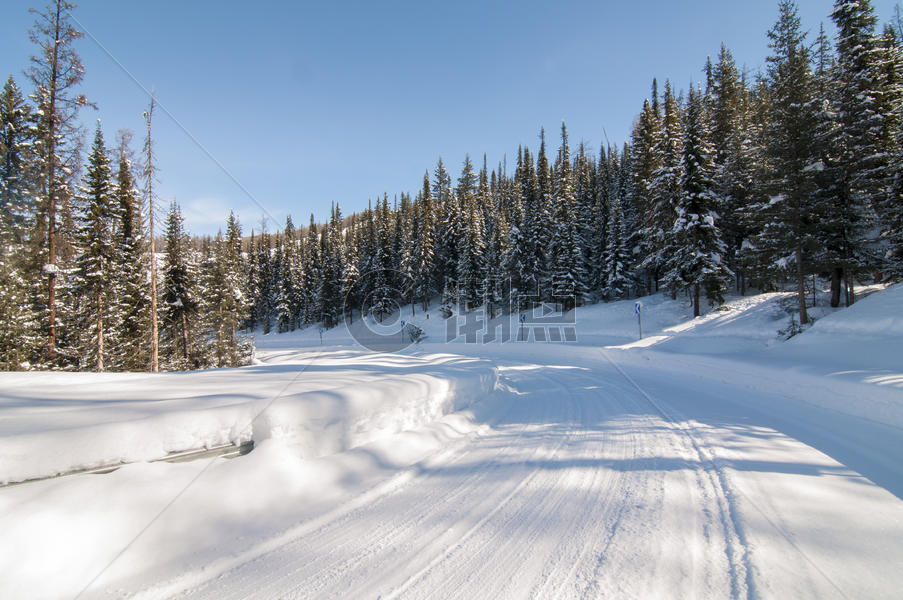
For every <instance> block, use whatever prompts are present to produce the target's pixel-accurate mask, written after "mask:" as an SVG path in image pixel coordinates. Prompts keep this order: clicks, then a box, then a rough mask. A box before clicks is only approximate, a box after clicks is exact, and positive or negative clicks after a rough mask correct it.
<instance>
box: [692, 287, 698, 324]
mask: <svg viewBox="0 0 903 600" xmlns="http://www.w3.org/2000/svg"><path fill="white" fill-rule="evenodd" d="M693 316H694V317H698V316H699V284H698V283H694V284H693Z"/></svg>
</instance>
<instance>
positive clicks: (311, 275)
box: [282, 213, 323, 324]
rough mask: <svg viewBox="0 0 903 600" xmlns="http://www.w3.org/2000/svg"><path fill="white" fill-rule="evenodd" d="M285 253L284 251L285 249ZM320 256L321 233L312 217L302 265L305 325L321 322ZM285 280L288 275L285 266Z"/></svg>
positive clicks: (301, 296) (301, 304)
mask: <svg viewBox="0 0 903 600" xmlns="http://www.w3.org/2000/svg"><path fill="white" fill-rule="evenodd" d="M283 251H284V249H283ZM322 264H323V263H322V256H320V232H319V229H318V228H317V222H316V221H315V220H314V215H313V213H311V215H310V225H308V227H307V237H306V238H305V240H304V261H303V263H302V265H301V287H300V292H301V293H300V296H299V299H300V308H301V311H302V312H301V314H302V315H303V322H304V323H305V324H312V323H317V322H319V321H320V320H321V316H320V311H319V308H320V305H319V303H318V302H317V300H318V296H319V292H320V274H321V269H322ZM282 276H283V278H285V277H286V273H285V270H284V266H283V273H282Z"/></svg>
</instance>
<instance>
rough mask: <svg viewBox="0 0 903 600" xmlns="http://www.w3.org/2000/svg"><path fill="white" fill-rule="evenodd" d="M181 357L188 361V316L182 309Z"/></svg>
mask: <svg viewBox="0 0 903 600" xmlns="http://www.w3.org/2000/svg"><path fill="white" fill-rule="evenodd" d="M182 358H184V359H185V361H186V362H187V361H188V317H187V316H186V315H185V311H184V310H183V311H182Z"/></svg>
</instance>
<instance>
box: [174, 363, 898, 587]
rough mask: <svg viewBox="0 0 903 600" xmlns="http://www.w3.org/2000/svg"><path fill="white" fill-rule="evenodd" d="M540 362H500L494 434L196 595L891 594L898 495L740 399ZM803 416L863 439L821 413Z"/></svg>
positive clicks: (651, 376) (644, 372)
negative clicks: (785, 431)
mask: <svg viewBox="0 0 903 600" xmlns="http://www.w3.org/2000/svg"><path fill="white" fill-rule="evenodd" d="M542 350H543V351H542V363H541V364H540V363H539V362H529V361H525V360H511V359H510V358H509V359H507V360H505V359H501V358H499V359H498V360H499V363H500V386H501V388H502V390H503V392H504V393H500V394H498V398H496V399H495V400H494V401H493V403H491V405H488V406H485V407H483V410H485V411H487V413H486V414H485V415H483V416H484V417H485V418H486V419H487V420H489V421H490V422H491V423H492V425H493V426H492V428H491V429H490V430H488V431H486V432H484V433H483V434H482V435H479V436H477V437H474V438H472V439H469V440H468V441H467V442H466V443H464V442H462V443H460V444H458V445H457V446H455V447H452V448H445V449H443V450H442V451H440V452H438V453H436V454H435V455H433V456H431V457H429V458H427V459H425V460H423V461H422V462H420V463H418V464H416V465H414V466H413V467H411V468H409V469H407V470H405V471H404V472H403V473H402V474H401V475H398V476H396V477H395V479H394V480H393V481H392V482H391V484H387V485H384V486H382V487H381V488H379V489H378V490H377V491H376V492H374V493H372V494H371V496H370V497H368V499H367V500H368V501H367V502H364V503H361V502H356V503H352V504H351V505H349V506H348V507H347V509H344V510H343V509H338V510H333V511H331V512H330V514H329V515H328V516H327V517H326V518H321V519H313V520H311V521H310V522H309V523H308V524H306V525H304V526H301V527H300V528H298V529H297V530H296V531H295V532H294V533H293V535H292V536H289V539H284V540H283V541H281V542H280V543H279V544H278V545H275V546H273V547H271V548H268V549H267V551H265V552H262V553H260V554H258V555H256V556H253V557H248V558H247V560H245V561H243V562H239V564H237V565H235V566H233V567H232V568H231V569H229V570H227V571H225V572H224V573H222V574H220V575H219V576H217V577H215V578H213V579H211V580H209V581H206V582H204V583H202V584H200V585H198V586H195V587H192V588H191V589H189V590H187V591H185V592H184V594H185V596H186V597H192V598H210V599H214V598H216V599H223V598H395V597H400V598H527V597H533V598H589V597H617V598H622V597H628V598H656V597H657V598H691V597H705V598H748V597H750V598H758V597H764V598H786V597H794V598H835V597H836V598H866V597H867V598H879V597H888V598H890V597H894V596H896V595H897V593H898V592H899V589H900V584H903V573H901V569H900V567H901V565H903V544H901V543H900V540H901V539H903V502H901V501H900V500H899V499H898V498H897V497H895V496H894V495H893V494H891V493H889V492H888V491H886V490H884V489H882V488H880V487H878V486H877V485H875V484H873V483H872V482H870V481H869V480H868V479H866V478H865V477H863V475H862V474H859V473H857V472H855V471H853V470H851V469H849V468H847V467H845V466H844V465H843V464H841V463H839V462H837V461H835V460H833V459H832V458H830V457H829V456H827V455H826V454H824V453H823V452H821V451H819V450H818V449H816V448H813V447H811V446H809V445H807V444H806V443H804V442H802V441H800V440H799V439H796V438H795V437H793V436H792V435H787V434H785V433H783V432H782V431H780V430H779V429H775V428H773V427H772V426H773V425H775V424H774V423H768V424H766V423H764V421H766V420H767V418H766V417H765V416H764V415H762V414H761V413H757V412H756V411H751V410H747V409H746V407H744V405H743V404H742V400H743V398H742V397H741V396H740V395H737V396H736V397H735V398H729V397H725V396H723V395H721V392H722V391H723V390H718V389H715V390H714V391H713V390H712V389H711V388H710V389H708V390H702V389H700V387H699V386H698V385H694V383H693V382H694V381H696V383H698V380H693V379H688V380H684V381H682V380H680V379H675V378H674V377H673V376H670V377H667V378H662V377H657V376H656V374H655V373H656V372H655V371H654V370H650V369H639V368H636V367H633V368H632V367H631V366H622V365H619V364H617V363H616V362H615V361H616V360H617V353H612V352H610V351H609V354H608V355H606V353H605V351H599V352H598V353H596V354H595V355H593V354H592V353H590V354H589V355H588V356H587V354H586V353H585V352H584V353H581V354H582V355H583V356H584V358H583V359H582V360H581V359H579V358H577V353H575V352H569V351H568V350H567V349H561V352H555V351H554V350H549V349H545V348H543V349H542ZM534 352H535V350H534ZM528 353H529V352H528ZM510 354H511V353H510V352H509V353H508V355H509V356H510ZM522 354H524V353H522ZM612 354H613V355H615V356H611V355H612ZM521 358H522V359H523V358H526V357H523V356H522V357H521ZM534 358H537V359H538V358H539V356H538V355H537V356H534ZM555 358H558V359H559V360H557V361H556V360H554V359H555ZM757 397H760V396H759V395H757ZM731 400H735V401H734V402H732V401H731ZM796 408H799V407H796ZM832 416H833V417H834V419H833V421H832ZM784 417H785V419H786V420H787V425H788V426H789V427H793V424H792V423H791V422H792V421H793V420H794V413H793V412H792V411H787V412H786V413H785V414H784ZM805 417H807V418H812V419H816V420H819V419H820V423H821V424H823V425H824V426H825V427H828V428H830V426H831V425H832V424H833V425H835V426H838V427H844V428H850V424H849V421H848V418H847V417H844V418H843V419H837V416H836V415H832V414H831V413H830V412H827V411H819V410H818V409H815V408H813V407H809V410H808V411H807V412H806V415H805ZM841 421H843V423H842V422H841ZM803 425H804V424H800V423H797V424H796V426H797V427H802V426H803ZM857 427H865V428H868V427H873V428H876V429H881V426H878V425H870V424H868V423H865V422H860V423H857ZM837 433H842V432H837V431H834V432H830V431H828V432H826V435H836V434H837ZM867 437H868V436H867ZM879 437H880V438H881V439H882V440H884V441H885V442H886V441H887V437H888V432H887V431H883V435H882V436H872V438H873V439H875V440H878V438H879ZM901 438H903V436H899V435H898V436H897V440H898V441H899V440H900V439H901ZM831 447H832V448H833V447H836V444H835V445H834V446H831ZM876 451H883V448H881V447H880V446H879V448H877V449H876ZM860 452H861V453H865V454H868V453H869V450H868V449H867V448H866V449H862V448H860ZM901 472H903V468H899V467H898V472H897V474H896V475H897V478H898V480H903V476H901Z"/></svg>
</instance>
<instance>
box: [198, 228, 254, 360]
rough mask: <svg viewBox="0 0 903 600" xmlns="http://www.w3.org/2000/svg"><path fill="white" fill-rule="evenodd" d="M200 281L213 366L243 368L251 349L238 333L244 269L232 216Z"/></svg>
mask: <svg viewBox="0 0 903 600" xmlns="http://www.w3.org/2000/svg"><path fill="white" fill-rule="evenodd" d="M205 264H206V273H205V275H206V276H205V277H204V280H205V281H206V282H207V285H206V286H205V287H206V289H205V294H204V298H205V302H206V304H207V305H206V307H205V308H206V309H207V310H206V315H205V320H206V321H207V323H206V327H205V328H204V329H205V330H207V331H209V332H210V335H211V337H212V340H211V342H212V345H213V358H214V361H213V364H214V365H215V366H217V367H237V366H239V365H242V364H246V363H247V361H248V359H249V358H250V355H251V347H250V344H249V342H248V341H247V340H245V339H244V337H243V336H240V335H239V329H240V328H241V325H242V323H243V322H244V321H245V318H246V316H247V308H248V303H247V300H246V298H245V295H244V293H243V290H244V289H245V285H246V283H245V278H246V269H245V265H244V260H243V257H242V248H241V225H240V224H239V222H238V219H237V218H236V217H235V213H234V212H231V211H230V212H229V218H228V220H227V221H226V235H225V236H222V235H219V234H218V235H217V236H216V238H215V239H214V243H213V248H212V261H211V260H209V259H208V260H207V261H205Z"/></svg>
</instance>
